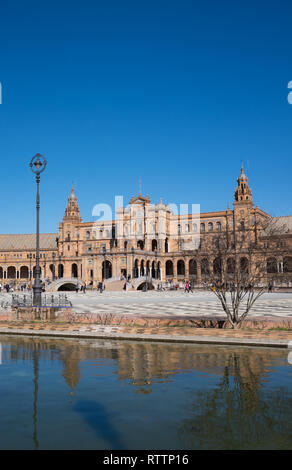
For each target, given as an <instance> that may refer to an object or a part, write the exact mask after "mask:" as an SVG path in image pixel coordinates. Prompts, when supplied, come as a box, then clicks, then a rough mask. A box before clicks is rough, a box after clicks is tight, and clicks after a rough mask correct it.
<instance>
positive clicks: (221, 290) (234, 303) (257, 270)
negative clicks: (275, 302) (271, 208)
mask: <svg viewBox="0 0 292 470" xmlns="http://www.w3.org/2000/svg"><path fill="white" fill-rule="evenodd" d="M256 231H257V232H256V237H255V236H254V233H255V229H254V227H253V228H248V229H245V227H244V226H242V227H241V229H240V230H237V231H236V232H235V231H228V227H227V229H226V230H225V231H224V232H221V233H218V234H216V235H214V236H213V237H210V240H209V243H211V244H212V247H210V250H211V252H212V254H213V255H214V261H213V266H211V267H210V268H211V269H210V268H209V280H210V283H209V287H210V289H211V291H212V292H213V293H214V294H215V295H216V297H217V298H218V300H219V301H220V303H221V306H222V309H223V310H224V312H225V313H226V315H227V319H228V321H229V323H230V325H231V327H232V328H240V327H241V326H242V323H243V321H244V320H245V319H246V317H247V315H248V314H249V312H250V310H251V309H252V307H253V305H254V304H255V302H256V301H257V300H258V299H259V297H261V295H262V294H263V293H264V292H266V291H267V289H268V287H269V284H268V278H267V256H268V254H269V253H270V250H271V248H270V245H269V241H271V240H273V243H274V244H276V245H277V242H279V241H280V240H281V237H282V235H283V231H285V229H284V228H283V227H280V226H279V224H275V222H274V220H273V219H272V218H270V219H269V220H267V221H266V222H265V224H263V225H261V227H257V228H256ZM278 244H279V243H278Z"/></svg>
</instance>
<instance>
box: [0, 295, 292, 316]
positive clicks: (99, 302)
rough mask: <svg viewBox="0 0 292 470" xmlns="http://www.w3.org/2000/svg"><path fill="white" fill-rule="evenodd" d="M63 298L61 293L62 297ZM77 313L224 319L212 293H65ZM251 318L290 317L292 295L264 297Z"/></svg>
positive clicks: (3, 298)
mask: <svg viewBox="0 0 292 470" xmlns="http://www.w3.org/2000/svg"><path fill="white" fill-rule="evenodd" d="M63 294H64V293H63ZM66 295H67V297H68V299H69V300H70V301H71V302H72V305H73V309H74V311H75V312H76V313H99V314H110V313H111V314H115V315H135V316H137V315H138V316H139V315H143V316H145V315H146V316H154V317H155V316H157V317H159V318H161V317H166V316H167V317H169V316H170V317H178V316H180V317H200V316H208V317H210V316H216V317H218V316H223V317H224V316H225V314H224V312H223V310H222V307H221V305H220V303H219V301H218V299H217V297H216V296H215V295H214V294H212V292H194V293H190V294H187V293H184V292H182V291H178V292H177V291H163V292H157V291H148V292H142V291H134V292H106V291H104V292H103V293H102V294H100V293H99V292H96V291H94V292H91V291H87V292H86V293H85V294H83V293H81V292H79V293H75V292H66ZM10 301H11V294H6V293H1V294H0V307H1V305H2V306H3V305H4V304H5V303H6V304H7V302H10ZM249 315H250V316H252V317H291V318H292V293H269V294H268V293H266V294H263V295H262V296H261V297H260V298H259V299H258V300H257V302H256V303H255V305H254V307H253V308H252V310H251V311H250V314H249Z"/></svg>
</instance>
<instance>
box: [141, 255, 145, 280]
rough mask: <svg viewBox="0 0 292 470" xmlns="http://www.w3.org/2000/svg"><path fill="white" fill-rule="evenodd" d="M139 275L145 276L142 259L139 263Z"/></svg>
mask: <svg viewBox="0 0 292 470" xmlns="http://www.w3.org/2000/svg"><path fill="white" fill-rule="evenodd" d="M140 276H145V267H144V260H143V259H142V261H141V264H140Z"/></svg>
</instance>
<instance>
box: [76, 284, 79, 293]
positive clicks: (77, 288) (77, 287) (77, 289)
mask: <svg viewBox="0 0 292 470" xmlns="http://www.w3.org/2000/svg"><path fill="white" fill-rule="evenodd" d="M78 291H79V286H78V284H76V287H75V292H76V294H78Z"/></svg>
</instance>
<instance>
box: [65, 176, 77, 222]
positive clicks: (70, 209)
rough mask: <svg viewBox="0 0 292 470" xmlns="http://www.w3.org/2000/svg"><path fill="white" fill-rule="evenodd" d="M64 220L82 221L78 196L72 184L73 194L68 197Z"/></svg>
mask: <svg viewBox="0 0 292 470" xmlns="http://www.w3.org/2000/svg"><path fill="white" fill-rule="evenodd" d="M63 221H64V222H68V221H72V222H75V223H79V222H81V217H80V213H79V206H78V203H77V197H76V196H75V194H74V188H73V185H72V190H71V194H70V196H69V197H68V204H67V207H66V210H65V215H64V217H63Z"/></svg>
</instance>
